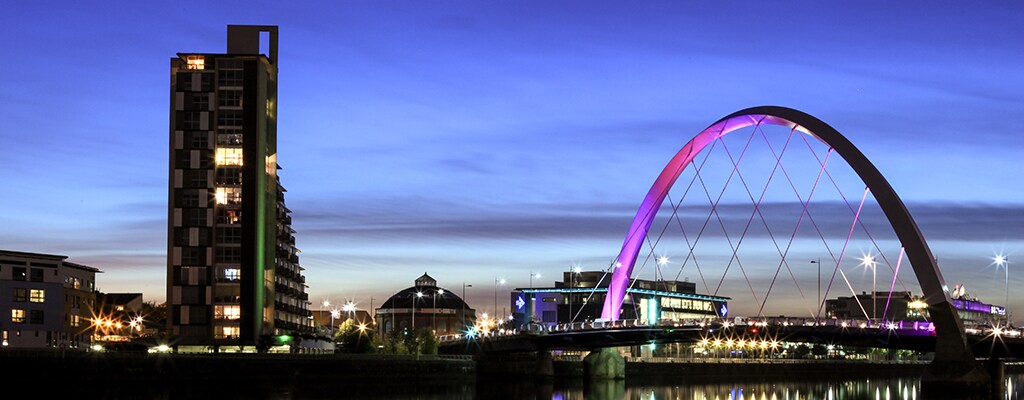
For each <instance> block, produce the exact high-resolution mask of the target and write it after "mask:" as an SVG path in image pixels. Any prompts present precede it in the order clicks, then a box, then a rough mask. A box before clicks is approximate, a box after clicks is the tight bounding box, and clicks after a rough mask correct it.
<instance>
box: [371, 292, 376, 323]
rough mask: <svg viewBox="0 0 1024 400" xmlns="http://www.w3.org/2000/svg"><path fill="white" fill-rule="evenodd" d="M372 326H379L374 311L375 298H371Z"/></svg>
mask: <svg viewBox="0 0 1024 400" xmlns="http://www.w3.org/2000/svg"><path fill="white" fill-rule="evenodd" d="M370 324H372V325H373V326H377V313H376V312H374V310H373V296H370Z"/></svg>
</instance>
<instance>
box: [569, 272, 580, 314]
mask: <svg viewBox="0 0 1024 400" xmlns="http://www.w3.org/2000/svg"><path fill="white" fill-rule="evenodd" d="M580 272H583V268H581V267H580V266H579V265H573V266H572V270H571V271H569V318H568V319H569V323H570V324H571V323H572V322H573V319H574V318H573V313H572V290H573V289H574V288H575V287H576V282H575V279H576V275H577V274H579V273H580Z"/></svg>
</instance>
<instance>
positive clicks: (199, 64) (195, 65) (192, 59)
mask: <svg viewBox="0 0 1024 400" xmlns="http://www.w3.org/2000/svg"><path fill="white" fill-rule="evenodd" d="M185 65H186V67H185V68H186V69H206V57H203V56H185Z"/></svg>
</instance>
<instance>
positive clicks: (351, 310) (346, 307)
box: [341, 301, 356, 319]
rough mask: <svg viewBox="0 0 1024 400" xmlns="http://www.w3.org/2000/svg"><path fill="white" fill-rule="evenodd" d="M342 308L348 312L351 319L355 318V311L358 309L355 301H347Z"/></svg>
mask: <svg viewBox="0 0 1024 400" xmlns="http://www.w3.org/2000/svg"><path fill="white" fill-rule="evenodd" d="M341 309H342V310H344V311H345V313H347V314H348V316H349V318H350V319H355V311H356V305H355V303H353V302H351V301H349V302H347V303H345V305H344V306H342V307H341Z"/></svg>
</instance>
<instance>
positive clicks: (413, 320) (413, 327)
mask: <svg viewBox="0 0 1024 400" xmlns="http://www.w3.org/2000/svg"><path fill="white" fill-rule="evenodd" d="M422 297H423V292H416V298H414V299H412V334H413V335H414V336H415V335H416V300H419V299H420V298H422Z"/></svg>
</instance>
